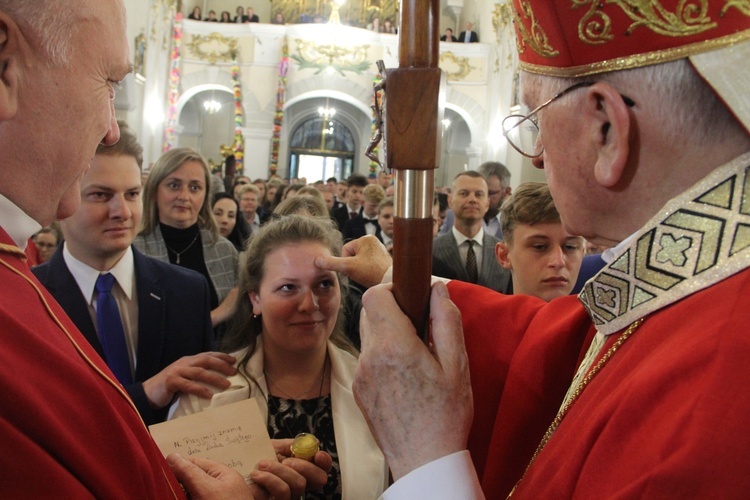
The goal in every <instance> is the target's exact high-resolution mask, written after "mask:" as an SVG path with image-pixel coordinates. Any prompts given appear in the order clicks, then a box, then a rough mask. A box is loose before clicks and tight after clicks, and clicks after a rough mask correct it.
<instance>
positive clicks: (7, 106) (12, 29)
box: [0, 11, 21, 121]
mask: <svg viewBox="0 0 750 500" xmlns="http://www.w3.org/2000/svg"><path fill="white" fill-rule="evenodd" d="M20 36H21V32H20V30H19V29H18V25H17V24H16V23H15V22H14V21H13V20H12V19H11V18H10V17H9V16H8V14H7V13H5V12H2V11H0V121H5V120H9V119H10V118H13V117H14V116H15V114H16V113H17V112H18V83H19V81H20V75H19V74H18V72H19V70H20V68H21V65H20V64H19V61H18V57H19V56H20V51H19V37H20Z"/></svg>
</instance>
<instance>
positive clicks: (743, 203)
mask: <svg viewBox="0 0 750 500" xmlns="http://www.w3.org/2000/svg"><path fill="white" fill-rule="evenodd" d="M747 267H750V152H748V153H745V154H743V155H742V156H739V157H737V158H735V159H734V160H732V161H731V162H729V163H727V164H725V165H723V166H721V167H719V168H717V169H716V170H714V171H713V172H712V173H711V174H710V175H708V176H707V177H705V178H704V179H703V180H701V181H700V182H699V183H698V184H696V185H694V186H693V187H692V188H690V189H689V190H688V191H686V192H684V193H682V194H681V195H680V196H678V197H676V198H674V199H672V200H670V201H669V202H668V203H667V204H666V205H665V206H664V208H662V210H661V211H660V212H659V213H658V214H657V215H656V216H654V217H653V218H652V219H651V220H650V221H649V222H648V223H647V224H646V225H645V226H644V228H643V229H641V231H639V233H638V234H637V235H636V237H635V238H633V241H632V242H631V243H630V245H629V246H628V247H627V248H625V249H624V250H623V252H622V253H620V254H619V255H618V256H617V257H615V259H614V260H613V261H612V262H611V263H610V264H608V265H607V266H605V267H604V268H603V269H602V270H601V271H600V272H599V274H597V275H596V276H595V277H594V278H593V279H591V280H589V282H588V283H586V286H585V287H584V288H583V290H582V291H581V293H580V294H579V295H578V298H579V299H580V301H581V302H582V303H583V306H584V307H585V308H586V310H587V311H588V313H589V315H590V316H591V318H592V320H593V321H594V324H595V325H596V327H597V329H598V330H599V331H600V332H602V333H603V334H605V335H608V334H611V333H614V332H617V331H620V330H622V329H623V328H625V327H627V326H628V325H629V324H631V323H633V322H634V321H636V320H637V319H639V318H643V317H644V316H646V315H647V314H650V313H652V312H654V311H657V310H659V309H661V308H663V307H665V306H667V305H669V304H672V303H673V302H676V301H678V300H680V299H683V298H685V297H687V296H688V295H691V294H693V293H695V292H698V291H700V290H703V289H704V288H707V287H709V286H711V285H713V284H716V283H718V282H720V281H722V280H724V279H726V278H727V277H729V276H732V275H733V274H735V273H738V272H739V271H742V270H743V269H745V268H747Z"/></svg>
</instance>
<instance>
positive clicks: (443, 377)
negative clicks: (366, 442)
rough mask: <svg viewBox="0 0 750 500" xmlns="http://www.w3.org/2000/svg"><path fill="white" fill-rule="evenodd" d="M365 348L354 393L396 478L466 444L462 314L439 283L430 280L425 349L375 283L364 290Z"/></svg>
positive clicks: (386, 290) (468, 410)
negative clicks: (429, 342)
mask: <svg viewBox="0 0 750 500" xmlns="http://www.w3.org/2000/svg"><path fill="white" fill-rule="evenodd" d="M362 306H363V312H362V318H361V320H360V321H361V322H360V330H361V336H362V354H361V355H360V358H359V363H358V366H357V371H356V373H355V378H354V397H355V399H356V400H357V404H359V406H360V408H361V409H362V412H363V413H364V414H365V418H366V419H367V422H368V424H369V426H370V430H371V431H372V433H373V435H374V436H375V439H376V441H377V442H378V445H379V446H380V449H381V450H382V451H383V453H384V455H385V458H386V460H387V461H388V465H389V466H390V468H391V472H392V473H393V478H394V479H395V480H397V479H399V478H401V477H402V476H404V475H406V474H407V473H409V472H411V471H412V470H414V469H416V468H417V467H419V466H421V465H424V464H426V463H428V462H431V461H433V460H436V459H438V458H440V457H443V456H446V455H449V454H451V453H454V452H457V451H461V450H464V449H466V442H467V439H468V435H469V429H470V427H471V421H472V418H473V414H474V405H473V400H472V394H471V383H470V381H469V364H468V358H467V355H466V348H465V346H464V338H463V329H462V327H461V313H460V312H459V311H458V309H457V308H456V306H455V305H454V304H453V303H452V302H451V301H450V298H449V296H448V289H447V288H446V287H445V285H444V284H443V283H436V284H435V285H433V287H432V294H431V298H430V319H431V320H432V331H431V333H432V340H433V344H432V345H431V346H430V348H428V347H427V346H425V345H424V344H423V343H422V341H421V340H420V339H419V337H418V336H417V334H416V332H415V330H414V327H413V326H412V324H411V322H410V321H409V319H408V318H407V317H406V315H404V313H403V312H402V311H401V309H400V308H399V306H398V304H397V303H396V300H395V299H394V297H393V293H392V290H391V285H379V286H376V287H374V288H371V289H370V290H368V291H367V292H366V293H365V294H364V296H363V297H362Z"/></svg>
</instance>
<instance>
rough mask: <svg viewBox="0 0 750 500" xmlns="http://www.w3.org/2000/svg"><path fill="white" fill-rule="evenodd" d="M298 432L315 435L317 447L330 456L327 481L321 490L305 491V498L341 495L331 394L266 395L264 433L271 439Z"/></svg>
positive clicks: (327, 497)
mask: <svg viewBox="0 0 750 500" xmlns="http://www.w3.org/2000/svg"><path fill="white" fill-rule="evenodd" d="M302 432H309V433H312V434H314V435H315V437H317V438H318V440H319V441H320V449H321V450H322V451H325V452H327V453H328V454H329V455H331V458H333V466H332V467H331V471H330V472H329V473H328V482H326V485H325V487H324V488H323V491H322V492H317V493H311V492H308V493H307V495H306V497H305V498H306V499H308V500H310V499H323V498H325V499H334V500H338V499H341V466H340V465H339V457H338V452H337V451H336V440H335V437H334V434H333V411H332V410H331V395H330V394H329V395H327V396H321V397H319V398H313V399H302V400H296V399H284V398H279V397H276V396H271V395H269V396H268V433H269V434H270V435H271V439H287V438H293V437H295V436H296V435H297V434H300V433H302Z"/></svg>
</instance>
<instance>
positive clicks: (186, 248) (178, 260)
mask: <svg viewBox="0 0 750 500" xmlns="http://www.w3.org/2000/svg"><path fill="white" fill-rule="evenodd" d="M200 235H201V233H200V231H198V233H197V234H196V235H195V238H193V241H191V242H190V243H189V244H188V246H186V247H185V248H183V249H182V251H180V252H178V251H176V250H175V249H174V248H172V247H170V246H169V245H167V242H166V240H165V241H164V246H165V247H167V250H169V251H170V252H172V253H173V254H175V256H176V258H175V261H174V263H175V264H179V263H180V255H182V254H184V253H185V252H187V251H188V250H190V247H192V246H193V244H194V243H195V242H196V241H198V236H200Z"/></svg>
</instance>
